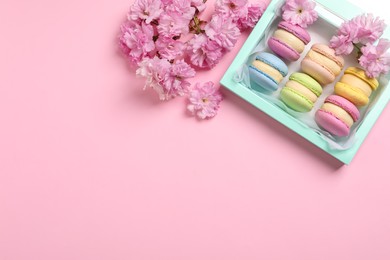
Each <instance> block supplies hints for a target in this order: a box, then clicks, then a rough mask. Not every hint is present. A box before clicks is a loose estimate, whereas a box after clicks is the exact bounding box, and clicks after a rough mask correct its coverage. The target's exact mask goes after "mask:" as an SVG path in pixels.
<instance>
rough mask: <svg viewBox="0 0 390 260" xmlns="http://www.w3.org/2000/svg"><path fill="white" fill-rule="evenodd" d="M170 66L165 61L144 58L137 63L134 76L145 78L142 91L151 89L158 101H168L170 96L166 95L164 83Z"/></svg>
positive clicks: (155, 58)
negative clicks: (137, 66) (155, 93)
mask: <svg viewBox="0 0 390 260" xmlns="http://www.w3.org/2000/svg"><path fill="white" fill-rule="evenodd" d="M171 66H172V65H171V64H170V63H169V62H168V61H167V60H166V59H159V58H157V57H154V58H153V59H149V58H145V59H144V60H142V61H141V62H140V63H139V68H138V69H137V71H136V75H137V76H139V77H145V78H146V82H145V86H144V89H146V88H152V89H154V90H155V91H156V92H157V94H158V95H159V98H160V100H168V99H169V98H170V95H168V93H167V92H168V90H167V86H166V85H165V82H166V81H167V79H168V77H169V72H170V69H171Z"/></svg>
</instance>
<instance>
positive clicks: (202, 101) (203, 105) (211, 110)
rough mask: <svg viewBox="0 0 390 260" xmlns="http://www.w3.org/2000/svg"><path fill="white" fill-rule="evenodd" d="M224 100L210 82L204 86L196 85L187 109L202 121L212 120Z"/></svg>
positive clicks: (191, 92)
mask: <svg viewBox="0 0 390 260" xmlns="http://www.w3.org/2000/svg"><path fill="white" fill-rule="evenodd" d="M222 99H223V98H222V94H221V93H220V92H219V90H218V89H217V88H216V87H215V85H214V83H213V82H211V81H209V82H207V83H205V84H204V85H203V86H201V84H200V83H196V84H195V86H194V87H193V88H192V89H191V90H190V93H189V98H188V102H189V104H188V106H187V109H188V110H189V111H190V112H191V113H192V114H194V115H196V116H197V117H198V118H200V119H206V118H212V117H214V116H215V115H216V114H217V112H218V109H219V106H220V105H219V104H220V103H221V101H222Z"/></svg>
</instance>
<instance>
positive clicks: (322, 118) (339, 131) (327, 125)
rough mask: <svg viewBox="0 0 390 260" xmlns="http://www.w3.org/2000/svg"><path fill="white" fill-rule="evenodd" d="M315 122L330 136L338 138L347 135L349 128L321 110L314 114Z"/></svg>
mask: <svg viewBox="0 0 390 260" xmlns="http://www.w3.org/2000/svg"><path fill="white" fill-rule="evenodd" d="M315 121H316V122H317V124H318V125H319V126H320V127H321V128H323V129H325V130H326V131H328V132H329V133H331V134H332V135H335V136H339V137H343V136H348V135H349V131H350V128H349V127H348V126H347V125H346V124H345V123H344V122H343V121H342V120H340V119H339V118H337V117H336V116H335V115H333V114H331V113H329V112H326V111H324V110H322V109H320V110H318V111H317V112H316V114H315Z"/></svg>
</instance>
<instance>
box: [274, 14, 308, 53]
mask: <svg viewBox="0 0 390 260" xmlns="http://www.w3.org/2000/svg"><path fill="white" fill-rule="evenodd" d="M310 40H311V37H310V34H309V33H308V32H307V31H306V30H305V29H303V28H302V27H300V26H299V25H293V24H290V23H288V22H286V21H282V22H280V23H279V24H278V29H277V30H276V31H275V32H274V34H273V36H272V37H271V38H270V39H269V40H268V46H269V48H270V49H271V50H272V51H273V52H274V53H276V54H277V55H278V56H280V57H282V58H284V59H287V60H290V61H296V60H298V59H299V57H300V55H301V53H302V52H303V51H304V49H305V46H306V45H307V44H308V43H309V42H310Z"/></svg>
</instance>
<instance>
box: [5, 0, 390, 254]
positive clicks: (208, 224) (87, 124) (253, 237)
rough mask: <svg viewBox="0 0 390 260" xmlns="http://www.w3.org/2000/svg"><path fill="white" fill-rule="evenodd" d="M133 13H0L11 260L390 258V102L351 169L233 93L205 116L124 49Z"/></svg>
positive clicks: (98, 1) (34, 8) (94, 4)
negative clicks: (118, 43) (123, 28)
mask: <svg viewBox="0 0 390 260" xmlns="http://www.w3.org/2000/svg"><path fill="white" fill-rule="evenodd" d="M361 2H363V1H361ZM371 2H372V1H371ZM371 2H370V3H371ZM377 2H379V0H378V1H377ZM129 5H130V2H129V1H127V0H118V1H109V0H94V1H92V0H84V1H77V0H69V1H49V0H36V1H27V0H24V1H23V0H22V1H11V0H2V1H1V2H0V17H1V23H0V32H1V48H0V71H1V75H0V122H1V127H0V260H26V259H28V260H35V259H42V260H49V259H50V260H53V259H56V260H61V259H74V260H76V259H80V260H81V259H82V260H89V259H91V260H92V259H93V260H97V259H107V260H113V259H118V260H119V259H126V260H129V259H131V260H133V259H134V260H138V259H139V260H141V259H142V260H143V259H145V260H147V259H158V260H165V259H166V260H184V259H185V260H191V259H194V260H195V259H202V260H208V259H210V260H216V259H223V260H230V259H284V260H285V259H289V260H294V259H299V260H305V259H316V260H317V259H324V260H328V259H333V260H336V259H343V260H345V259H354V260H367V259H375V260H385V259H386V260H387V259H390V246H389V245H390V208H389V205H390V174H389V172H390V171H389V169H388V162H389V152H390V149H389V147H390V138H386V136H388V133H389V122H390V110H389V108H388V107H387V108H386V109H385V110H384V112H383V114H382V116H381V117H380V118H379V120H378V122H377V123H376V125H375V126H374V128H373V129H372V132H371V133H370V134H369V136H368V138H367V139H366V141H365V142H364V144H363V145H362V147H361V150H360V151H359V152H358V154H357V156H356V157H355V159H354V161H353V162H352V164H351V165H350V166H343V165H341V164H340V163H339V162H338V161H336V160H335V159H333V158H331V157H330V156H328V155H327V154H325V153H324V152H322V151H320V150H319V149H317V148H316V147H314V146H313V145H312V144H310V143H308V142H307V141H305V140H304V139H302V138H301V137H299V136H297V135H296V134H294V133H293V132H291V131H290V130H288V129H287V128H285V127H283V126H282V125H280V124H279V123H277V122H275V121H274V120H272V119H270V118H269V117H268V116H266V115H265V114H263V113H262V112H260V111H258V110H256V109H255V108H253V107H251V106H250V105H248V104H246V103H245V102H243V101H241V100H240V99H239V98H238V97H235V96H234V95H232V94H230V93H228V92H227V91H224V93H225V101H224V102H223V103H222V109H221V110H220V113H219V115H218V116H217V117H216V118H215V119H213V120H210V121H203V122H200V121H197V120H194V119H193V118H192V117H189V116H188V115H187V114H186V112H185V105H184V100H183V99H176V100H173V101H171V102H168V103H161V102H159V101H158V99H157V96H156V95H155V93H153V92H152V91H146V92H144V91H143V90H142V83H143V81H142V80H140V79H136V78H135V75H134V72H133V71H131V70H129V68H128V67H127V66H126V63H125V62H124V60H123V58H122V57H120V55H118V53H117V52H116V48H115V37H116V34H117V33H118V27H119V24H120V23H121V21H122V19H123V17H124V16H125V13H126V11H127V9H128V7H129ZM366 5H371V4H367V3H366ZM371 6H372V5H371ZM377 9H380V8H377ZM386 18H387V17H386ZM244 40H245V35H244V36H243V37H242V38H241V39H240V41H239V43H238V44H237V46H236V48H235V49H234V50H233V51H232V52H231V53H230V54H229V55H227V56H226V57H225V58H224V59H223V61H222V62H221V64H220V65H219V66H218V68H217V69H215V70H214V71H213V72H210V73H203V75H201V77H203V79H201V80H206V79H213V80H214V81H218V80H219V79H220V78H221V76H222V74H223V72H224V71H225V70H226V68H227V67H228V65H229V64H230V62H231V61H232V59H233V57H234V56H235V54H236V53H237V50H238V49H239V48H240V46H241V45H242V43H243V41H244Z"/></svg>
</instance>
